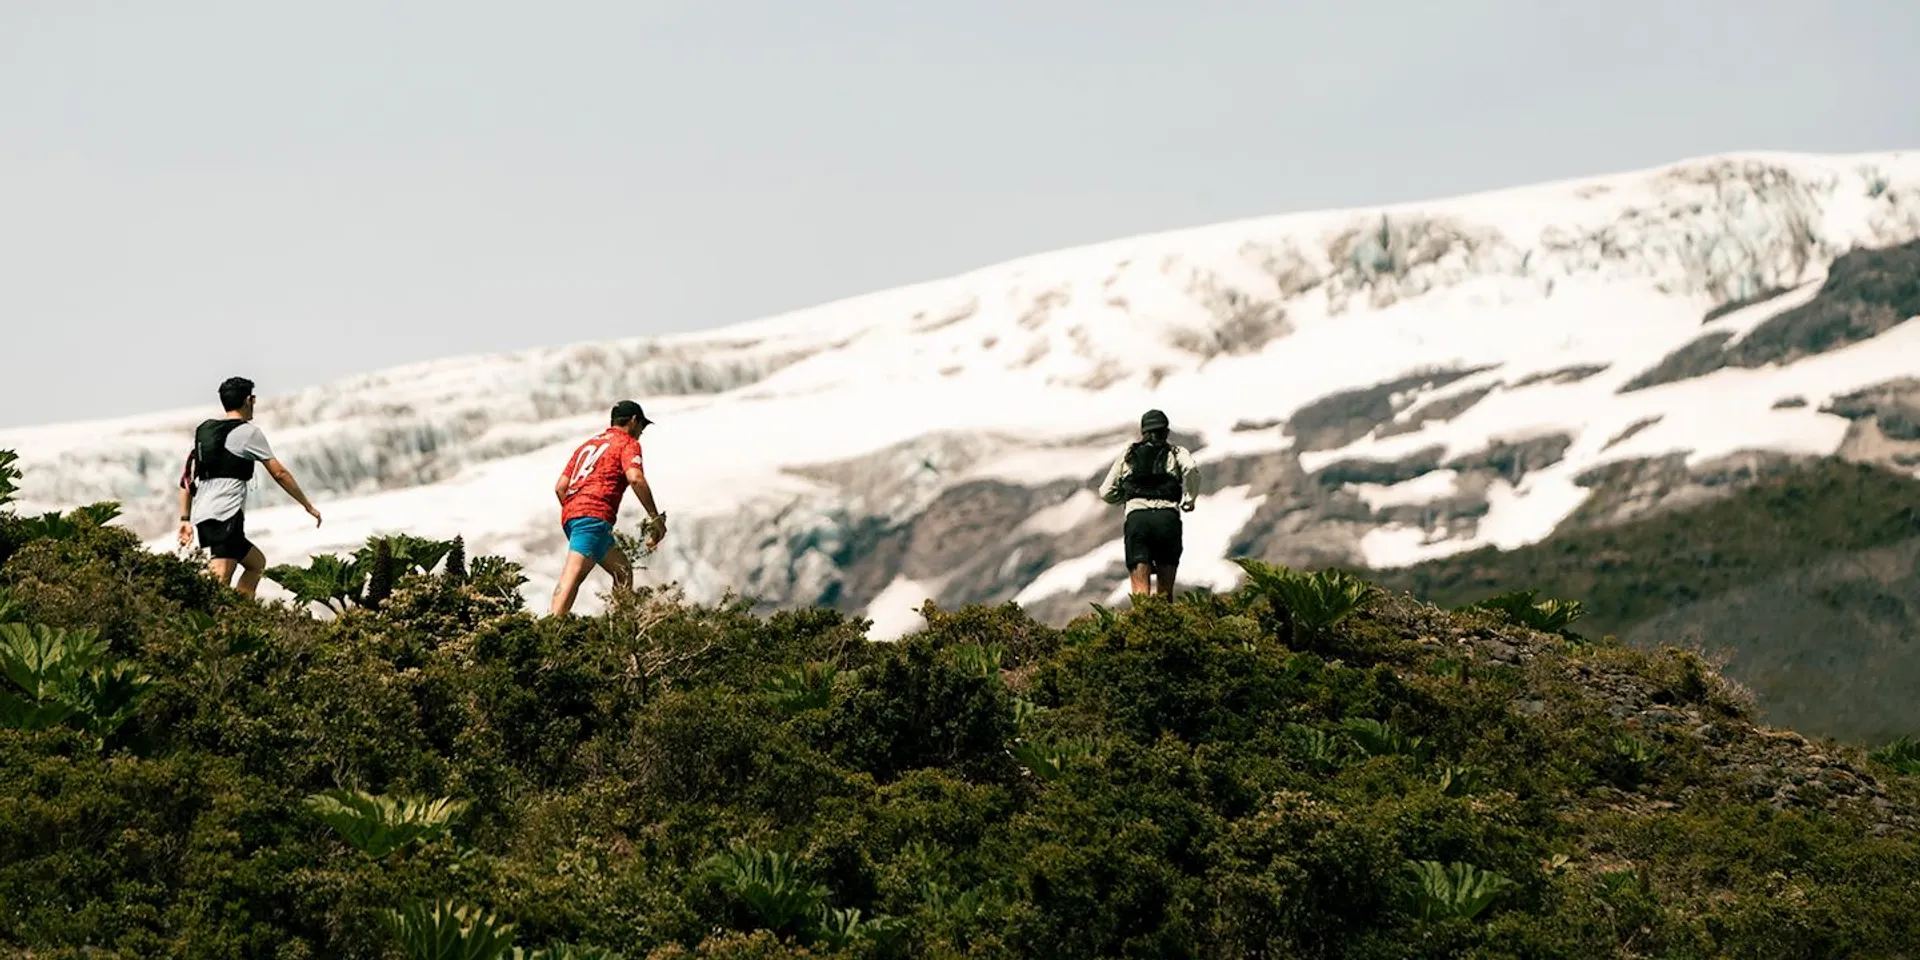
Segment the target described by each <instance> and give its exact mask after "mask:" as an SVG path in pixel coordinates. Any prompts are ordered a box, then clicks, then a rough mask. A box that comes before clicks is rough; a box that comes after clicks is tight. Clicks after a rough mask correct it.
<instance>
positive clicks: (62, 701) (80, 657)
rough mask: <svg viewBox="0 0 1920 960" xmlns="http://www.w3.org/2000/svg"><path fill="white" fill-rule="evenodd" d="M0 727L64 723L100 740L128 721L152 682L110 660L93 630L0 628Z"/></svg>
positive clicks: (11, 625) (23, 625)
mask: <svg viewBox="0 0 1920 960" xmlns="http://www.w3.org/2000/svg"><path fill="white" fill-rule="evenodd" d="M0 678H4V682H0V725H4V726H7V727H11V728H13V729H16V730H44V729H46V728H48V727H52V726H55V725H57V724H61V723H67V724H70V725H72V726H75V727H77V728H79V729H81V730H84V731H86V732H87V733H90V734H92V735H93V736H94V738H95V739H96V741H104V740H105V738H106V737H107V735H109V734H111V733H113V731H115V730H117V729H119V727H120V725H121V724H124V723H126V722H127V720H129V719H131V718H132V717H133V715H134V713H135V711H136V710H137V709H138V708H139V706H140V703H141V701H142V700H144V699H145V698H146V696H147V694H148V693H149V692H150V691H151V689H152V687H153V684H154V681H153V678H152V677H150V676H148V675H147V674H145V673H143V672H141V671H140V670H139V668H138V667H136V666H135V665H134V664H131V663H127V662H125V661H114V660H109V659H108V657H107V642H106V640H104V639H102V638H101V637H100V635H99V634H98V633H97V632H96V631H93V630H87V629H73V630H68V629H62V628H57V627H49V626H46V625H44V624H26V623H0Z"/></svg>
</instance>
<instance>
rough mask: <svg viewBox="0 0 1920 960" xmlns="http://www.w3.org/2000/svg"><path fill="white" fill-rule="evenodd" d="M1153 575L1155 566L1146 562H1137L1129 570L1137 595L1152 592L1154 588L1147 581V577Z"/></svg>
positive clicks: (1134, 591)
mask: <svg viewBox="0 0 1920 960" xmlns="http://www.w3.org/2000/svg"><path fill="white" fill-rule="evenodd" d="M1152 575H1153V567H1152V566H1151V565H1149V564H1145V563H1136V564H1134V565H1133V569H1132V570H1130V571H1128V579H1129V580H1130V581H1131V584H1130V585H1131V586H1132V588H1133V593H1134V595H1135V596H1139V595H1140V594H1143V593H1151V592H1152V590H1153V588H1152V587H1151V586H1149V585H1148V583H1147V578H1148V577H1150V576H1152Z"/></svg>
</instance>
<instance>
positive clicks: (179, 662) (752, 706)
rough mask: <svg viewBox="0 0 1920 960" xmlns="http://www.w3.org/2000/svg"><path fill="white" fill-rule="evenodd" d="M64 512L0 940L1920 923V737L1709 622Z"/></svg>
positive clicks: (1322, 579) (1726, 929)
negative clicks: (315, 605) (595, 582)
mask: <svg viewBox="0 0 1920 960" xmlns="http://www.w3.org/2000/svg"><path fill="white" fill-rule="evenodd" d="M5 465H6V464H5V462H4V461H0V479H4V478H5ZM8 482H11V481H10V480H9V481H8ZM59 516H60V517H61V519H62V523H65V522H68V521H70V522H71V524H72V529H71V530H69V529H67V528H66V527H65V526H63V525H62V523H46V524H40V523H37V522H32V523H26V524H23V523H22V522H20V521H18V520H17V519H16V518H11V517H7V516H3V515H0V536H3V537H6V538H10V539H8V540H7V541H6V543H7V544H8V546H6V547H5V553H4V556H5V559H4V561H3V562H0V675H4V678H5V679H4V680H0V716H4V717H6V718H8V720H9V722H8V723H7V724H0V954H7V955H12V954H21V955H33V956H47V957H78V956H83V955H98V956H125V957H133V956H140V957H146V956H195V957H199V956H206V957H215V956H218V957H237V956H273V957H288V958H292V957H314V958H318V957H381V956H407V957H429V956H431V957H440V956H474V957H499V958H505V957H513V958H516V960H526V958H531V957H544V958H550V960H559V958H566V957H576V958H588V957H605V956H614V955H624V956H628V957H634V958H639V957H647V958H652V960H666V958H690V957H788V956H799V955H803V951H804V955H813V956H820V955H832V956H844V957H863V958H866V957H870V958H892V957H902V958H904V957H990V956H991V957H998V956H1050V957H1091V956H1103V957H1104V956H1187V957H1191V956H1221V957H1251V956H1291V957H1308V958H1331V957H1366V958H1388V957H1392V958H1402V957H1411V958H1426V957H1435V958H1437V957H1454V956H1481V957H1520V956H1526V957H1569V958H1571V957H1590V956H1628V955H1644V956H1663V957H1685V958H1695V957H1698V958H1705V957H1775V956H1897V955H1899V952H1900V951H1901V950H1905V949H1907V948H1908V945H1909V944H1911V943H1914V942H1917V941H1920V890H1916V889H1915V888H1914V886H1913V884H1912V883H1911V879H1912V877H1913V876H1915V875H1917V874H1920V843H1916V841H1915V839H1914V837H1913V836H1912V833H1911V831H1910V830H1908V829H1907V828H1905V827H1903V826H1902V824H1903V823H1909V822H1911V818H1914V817H1916V816H1920V777H1912V776H1905V775H1901V773H1900V771H1902V770H1905V769H1908V767H1907V765H1909V764H1912V763H1913V762H1914V750H1913V747H1912V745H1911V741H1906V740H1903V741H1899V742H1896V743H1893V744H1889V745H1887V746H1885V747H1882V748H1881V749H1879V750H1876V751H1874V752H1873V754H1872V760H1871V763H1872V765H1873V769H1874V770H1875V771H1876V777H1875V778H1870V777H1869V776H1868V775H1867V773H1866V768H1867V765H1868V763H1869V761H1868V760H1867V759H1866V758H1865V756H1864V755H1862V754H1861V753H1860V752H1859V751H1853V750H1850V749H1849V748H1844V747H1842V746H1838V745H1827V746H1820V747H1819V748H1818V749H1820V750H1821V751H1823V754H1822V758H1821V759H1820V760H1819V761H1817V762H1816V761H1814V760H1812V759H1810V757H1811V751H1812V750H1814V749H1815V748H1814V747H1813V746H1811V745H1804V744H1802V745H1800V746H1794V745H1793V743H1794V741H1792V739H1791V738H1787V737H1784V736H1780V735H1777V734H1774V733H1772V732H1768V731H1763V730H1759V729H1757V728H1754V727H1753V726H1752V724H1751V723H1750V722H1749V721H1747V720H1746V719H1745V715H1744V714H1743V713H1742V712H1741V711H1742V708H1741V706H1740V703H1739V701H1738V697H1737V696H1736V693H1737V691H1734V690H1732V689H1730V688H1728V687H1727V686H1726V685H1725V684H1724V683H1723V681H1722V679H1721V678H1720V676H1719V674H1718V673H1717V671H1716V670H1715V668H1714V665H1713V664H1712V663H1711V662H1709V661H1707V660H1706V659H1704V658H1702V657H1701V656H1699V655H1698V654H1696V653H1690V652H1687V651H1679V650H1670V651H1662V652H1654V653H1648V652H1641V651H1637V650H1633V649H1629V648H1625V647H1621V646H1618V645H1611V644H1586V645H1573V644H1564V643H1556V642H1549V641H1547V640H1546V639H1543V638H1542V637H1540V635H1539V634H1538V633H1536V632H1535V629H1536V627H1534V626H1528V625H1516V624H1515V623H1514V622H1512V621H1510V620H1509V618H1508V617H1506V616H1504V615H1501V614H1499V613H1497V612H1494V611H1487V610H1481V611H1474V612H1472V613H1468V614H1454V613H1449V612H1447V611H1445V610H1441V609H1438V608H1434V607H1429V606H1425V605H1422V604H1417V603H1414V602H1412V601H1410V600H1408V599H1406V598H1405V597H1402V596H1397V595H1393V594H1387V593H1385V592H1382V591H1378V590H1375V589H1373V588H1372V587H1371V586H1369V585H1367V584H1364V583H1361V582H1359V581H1356V580H1353V579H1352V578H1350V577H1347V576H1345V575H1343V574H1338V573H1331V572H1327V573H1320V574H1312V575H1301V574H1292V573H1286V574H1282V573H1280V572H1278V571H1277V568H1275V569H1274V570H1269V571H1266V572H1263V573H1261V574H1260V575H1259V576H1252V575H1251V574H1252V573H1253V571H1254V570H1259V569H1261V568H1258V567H1254V568H1250V570H1249V573H1250V577H1249V582H1248V584H1247V585H1246V586H1245V587H1242V588H1240V589H1237V590H1234V591H1225V592H1221V593H1206V594H1204V595H1199V596H1192V595H1190V596H1188V597H1185V598H1182V599H1180V600H1178V601H1173V602H1168V601H1165V600H1163V599H1161V598H1157V597H1144V598H1140V599H1139V602H1137V603H1136V604H1135V605H1133V606H1132V607H1131V608H1130V609H1128V610H1126V611H1124V612H1115V611H1111V610H1107V611H1102V610H1100V609H1098V608H1096V609H1095V610H1093V611H1092V612H1091V613H1089V614H1088V615H1086V616H1084V617H1082V618H1081V619H1080V620H1079V621H1078V622H1076V623H1075V624H1074V625H1072V626H1071V627H1070V628H1069V629H1067V630H1064V631H1061V630H1053V629H1050V628H1047V627H1045V626H1043V625H1040V624H1037V623H1035V622H1034V621H1032V620H1031V619H1030V618H1028V617H1027V616H1026V615H1025V614H1024V613H1022V612H1020V611H1019V609H1018V608H1017V607H1013V606H1010V605H1006V604H1002V605H999V606H991V607H987V606H975V607H967V608H963V609H958V610H950V611H949V610H939V609H937V608H934V607H932V606H931V605H929V607H928V608H927V610H926V614H927V617H928V627H927V628H926V629H925V630H923V631H920V632H919V633H917V634H915V635H912V636H908V637H906V638H903V639H901V640H898V641H892V642H884V643H882V642H874V641H870V640H868V639H867V637H866V636H865V628H866V624H865V623H864V622H863V621H861V620H859V619H857V618H850V617H847V616H846V615H844V614H841V613H838V612H835V611H832V610H822V609H809V610H792V611H782V612H779V613H775V614H771V615H767V616H758V615H755V614H754V613H753V612H752V611H753V608H754V604H753V602H752V601H751V600H749V599H746V598H731V597H729V598H727V599H725V600H724V601H722V602H720V603H716V604H693V603H687V602H685V601H684V599H683V598H681V597H680V596H679V595H678V594H677V593H676V592H675V591H672V590H658V589H648V588H641V589H638V590H635V591H633V593H632V594H631V595H627V596H620V597H615V598H614V599H613V601H612V602H611V603H610V604H609V605H608V607H607V609H606V610H604V611H603V612H602V613H599V614H596V615H594V616H589V617H567V618H536V617H535V616H533V615H532V614H531V613H529V612H528V611H527V610H525V609H524V604H523V603H522V602H521V601H520V600H519V599H518V597H517V594H516V593H515V591H516V589H517V587H518V585H519V584H520V583H521V582H522V575H521V574H520V572H519V571H518V568H517V567H516V566H515V565H513V564H512V563H510V562H509V561H506V560H505V559H503V558H498V557H492V558H489V557H478V558H473V559H472V560H471V561H470V562H468V563H466V570H465V576H464V577H462V576H460V575H459V570H458V569H457V568H458V567H459V566H460V564H459V563H456V562H455V561H456V560H457V559H459V557H458V554H457V553H455V552H454V548H453V546H451V545H449V546H448V548H447V550H446V551H445V552H444V553H440V554H438V555H436V551H438V550H439V547H438V546H437V545H436V544H437V543H438V542H437V541H414V540H409V539H406V538H401V537H395V538H389V539H384V540H374V541H370V542H369V546H368V547H367V548H366V552H365V554H364V556H365V558H367V561H368V562H369V563H370V562H371V559H372V558H373V557H375V556H380V555H384V556H385V557H386V558H387V560H384V561H382V563H390V565H391V568H392V576H391V589H390V591H388V590H386V588H384V587H383V588H382V589H381V590H376V591H372V592H373V593H374V594H375V595H378V594H381V593H384V594H385V597H384V600H382V601H379V602H377V603H375V604H372V605H367V604H362V603H359V602H357V601H355V600H354V599H353V596H354V593H355V592H356V591H358V592H359V596H360V597H361V598H363V599H364V598H366V597H367V596H368V592H367V591H368V590H369V589H370V588H369V587H368V586H367V584H366V583H365V582H364V581H361V582H354V583H348V582H346V581H345V580H342V581H341V582H335V583H331V584H330V585H322V586H321V587H315V588H314V589H313V590H311V591H310V594H311V595H312V596H314V597H316V598H319V599H317V600H316V602H329V601H331V602H332V603H333V604H335V605H337V610H336V614H337V615H335V616H332V617H321V618H316V617H315V616H313V615H312V614H311V613H310V612H309V611H308V610H307V609H305V608H304V607H302V608H290V607H288V606H286V605H281V604H265V603H254V602H249V601H246V600H244V599H240V598H238V597H237V596H236V595H234V594H233V593H232V591H228V590H224V589H222V588H218V587H217V585H214V584H212V583H211V581H210V580H209V579H208V578H207V577H206V576H205V575H204V573H203V572H202V571H201V570H200V569H199V568H198V567H197V566H196V565H195V564H192V563H189V562H186V561H183V560H180V559H178V558H174V557H167V556H158V555H154V554H150V553H147V552H146V551H144V550H142V549H140V548H139V543H138V540H137V538H134V537H133V536H132V534H130V533H128V532H127V531H125V530H122V529H119V528H117V527H114V526H112V525H105V526H102V525H100V524H99V523H96V522H95V521H96V520H97V519H98V517H99V516H100V514H99V513H97V512H96V513H81V512H69V513H65V514H60V515H59ZM27 531H32V535H31V536H30V537H28V536H27ZM449 543H450V544H451V543H453V541H450V542H449ZM382 544H384V546H383V545H382ZM360 556H361V555H359V554H356V557H355V558H354V559H353V560H352V561H346V560H343V561H341V564H342V569H345V568H346V567H347V566H349V565H350V564H351V563H359V562H361V560H360ZM441 563H444V564H445V566H444V568H443V567H441V566H439V564H441ZM305 569H307V570H308V571H309V572H311V571H312V570H314V569H315V566H314V565H312V564H310V565H309V566H308V567H307V568H305ZM436 570H438V571H439V572H435V571H436ZM368 575H369V576H371V571H368ZM383 576H384V575H383ZM1263 577H1264V578H1266V579H1265V580H1263V579H1262V578H1263ZM1274 578H1279V579H1274ZM346 579H351V578H346ZM1282 583H1284V584H1285V586H1281V585H1280V584H1282ZM1526 596H1528V597H1531V596H1532V595H1531V594H1526ZM342 598H344V599H342ZM1516 609H1520V610H1521V614H1520V616H1521V617H1528V616H1533V614H1529V613H1526V612H1525V611H1526V610H1536V611H1537V610H1538V609H1539V607H1538V605H1537V604H1536V603H1534V602H1533V601H1532V600H1531V599H1529V602H1528V603H1527V604H1526V605H1525V606H1524V608H1516ZM1559 615H1564V611H1563V612H1562V614H1556V616H1559ZM90 677H91V678H93V679H90V680H89V679H87V678H90ZM116 677H118V678H121V679H122V680H125V681H126V682H125V683H121V682H120V681H119V680H115V679H114V678H116ZM135 679H138V680H139V681H140V682H139V683H137V684H136V683H133V682H132V681H133V680H135ZM116 683H120V685H119V686H116V685H115V684H116ZM1663 717H1664V718H1666V719H1662V718H1663ZM107 747H111V749H105V748H107ZM1795 751H1798V752H1795ZM1836 771H1838V772H1836ZM1793 777H1799V778H1800V782H1798V783H1796V782H1795V781H1794V780H1793V779H1792V778H1793ZM1788 787H1791V788H1792V789H1787V788H1788ZM1875 801H1878V802H1875ZM1903 818H1905V819H1903ZM616 950H617V951H619V954H615V953H613V951H616Z"/></svg>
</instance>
